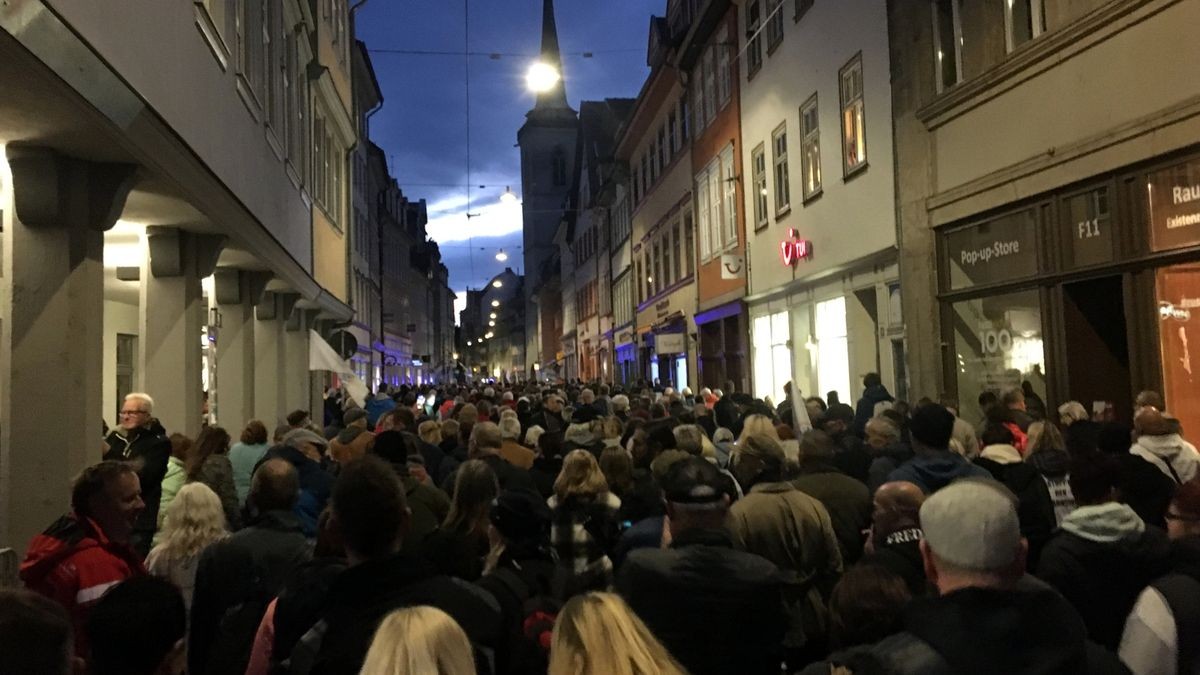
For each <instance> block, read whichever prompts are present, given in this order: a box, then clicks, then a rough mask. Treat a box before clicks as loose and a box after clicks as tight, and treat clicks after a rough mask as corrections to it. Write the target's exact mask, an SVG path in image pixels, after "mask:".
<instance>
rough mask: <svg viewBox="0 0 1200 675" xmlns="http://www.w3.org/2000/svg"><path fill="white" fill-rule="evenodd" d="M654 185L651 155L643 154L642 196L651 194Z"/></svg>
mask: <svg viewBox="0 0 1200 675" xmlns="http://www.w3.org/2000/svg"><path fill="white" fill-rule="evenodd" d="M651 185H654V167H652V166H650V153H648V152H643V153H642V196H645V195H646V193H648V192H650V186H651Z"/></svg>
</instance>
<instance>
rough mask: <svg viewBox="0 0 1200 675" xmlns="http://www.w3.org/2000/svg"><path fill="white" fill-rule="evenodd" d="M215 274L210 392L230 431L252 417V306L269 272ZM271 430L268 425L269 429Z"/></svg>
mask: <svg viewBox="0 0 1200 675" xmlns="http://www.w3.org/2000/svg"><path fill="white" fill-rule="evenodd" d="M213 276H214V284H213V286H214V291H215V294H216V298H215V299H216V304H217V311H218V312H219V313H220V323H221V325H220V327H219V328H218V329H217V387H216V392H215V394H214V392H211V391H210V392H209V406H210V407H211V406H212V405H213V404H214V403H215V404H216V411H217V423H218V424H220V425H221V426H223V427H225V429H226V430H228V431H229V433H231V434H234V435H236V431H235V430H236V429H240V428H242V426H244V425H245V423H246V422H248V421H249V420H252V419H254V418H255V417H254V415H255V409H254V384H255V382H254V381H255V375H254V351H255V350H254V327H255V323H256V322H255V321H254V307H255V306H256V305H258V304H259V302H261V301H262V298H263V294H264V292H265V290H266V287H267V280H268V279H269V278H270V273H267V272H249V271H245V270H237V269H233V268H230V267H221V268H218V269H217V271H216V273H215V274H214V275H213ZM271 431H274V429H269V430H268V433H270V432H271Z"/></svg>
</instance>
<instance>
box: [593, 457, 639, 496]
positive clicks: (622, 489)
mask: <svg viewBox="0 0 1200 675" xmlns="http://www.w3.org/2000/svg"><path fill="white" fill-rule="evenodd" d="M600 471H602V472H603V473H604V478H605V480H606V481H608V490H609V492H612V493H613V494H615V495H618V496H620V495H623V494H625V493H626V492H628V491H629V489H630V488H632V487H633V457H631V456H630V454H629V453H628V452H626V451H625V449H624V448H615V447H614V448H605V449H604V451H603V452H601V453H600Z"/></svg>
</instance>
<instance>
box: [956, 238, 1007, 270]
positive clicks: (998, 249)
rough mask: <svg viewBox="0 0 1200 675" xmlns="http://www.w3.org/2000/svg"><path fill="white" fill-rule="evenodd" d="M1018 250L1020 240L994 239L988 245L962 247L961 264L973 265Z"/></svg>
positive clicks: (996, 258)
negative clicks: (972, 247)
mask: <svg viewBox="0 0 1200 675" xmlns="http://www.w3.org/2000/svg"><path fill="white" fill-rule="evenodd" d="M1020 252H1021V242H1020V241H1018V240H1016V239H1014V240H1012V241H994V242H992V243H991V245H990V246H984V247H983V248H974V249H963V250H962V264H963V265H969V266H972V267H973V266H975V265H977V264H979V263H988V262H991V261H993V260H998V259H1000V258H1003V257H1005V256H1010V255H1014V254H1017V253H1020Z"/></svg>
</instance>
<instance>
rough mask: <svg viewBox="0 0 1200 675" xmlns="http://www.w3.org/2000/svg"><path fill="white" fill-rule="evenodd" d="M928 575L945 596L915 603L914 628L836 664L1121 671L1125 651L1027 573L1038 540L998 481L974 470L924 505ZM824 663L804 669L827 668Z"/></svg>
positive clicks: (837, 658)
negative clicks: (1116, 651) (1092, 636)
mask: <svg viewBox="0 0 1200 675" xmlns="http://www.w3.org/2000/svg"><path fill="white" fill-rule="evenodd" d="M920 520H921V529H922V532H923V537H924V538H923V539H922V540H921V542H920V549H921V558H922V560H923V562H924V565H925V574H926V576H927V577H928V578H929V581H930V582H931V583H932V584H933V585H934V586H935V587H936V588H937V592H938V596H939V597H937V598H934V599H931V600H930V601H928V602H924V603H921V604H914V605H913V606H911V607H910V608H909V610H910V611H909V612H908V613H907V616H906V620H905V628H906V630H905V631H904V632H902V633H899V634H897V635H893V636H892V637H889V638H887V639H885V640H883V641H882V642H880V643H878V644H876V645H874V646H871V647H865V648H859V649H855V650H851V651H849V652H844V653H841V654H835V655H833V657H831V658H830V662H831V663H832V664H833V665H834V666H847V667H849V669H850V670H851V672H856V671H857V670H858V668H856V664H860V663H865V662H866V661H871V662H873V663H875V664H877V667H878V666H881V667H882V670H883V671H884V672H888V673H894V674H895V675H909V674H910V673H911V674H913V675H916V674H917V673H1010V674H1012V675H1032V674H1034V673H1119V672H1124V669H1123V668H1122V667H1121V665H1120V663H1119V662H1118V661H1117V658H1116V656H1115V655H1113V654H1112V653H1109V652H1106V651H1104V650H1103V649H1101V648H1100V647H1098V646H1097V645H1095V644H1093V643H1091V642H1089V641H1088V640H1087V628H1086V627H1085V626H1084V623H1083V620H1082V619H1081V618H1080V617H1079V614H1078V613H1076V612H1075V610H1074V608H1072V607H1071V605H1070V604H1069V603H1068V602H1067V601H1066V600H1064V599H1063V598H1062V596H1060V595H1058V594H1057V593H1055V592H1054V591H1053V590H1051V589H1049V588H1047V587H1046V586H1044V585H1041V584H1035V583H1032V582H1030V581H1027V580H1025V577H1024V574H1025V556H1026V553H1027V552H1028V550H1029V544H1028V542H1026V541H1025V539H1024V538H1023V537H1021V526H1020V522H1019V521H1018V519H1017V509H1016V497H1014V496H1013V494H1012V493H1011V492H1009V491H1008V490H1007V489H1005V488H1004V487H1003V486H1002V485H1000V484H999V483H996V482H993V481H990V480H981V479H977V478H968V479H965V480H960V481H957V482H955V483H952V484H951V485H949V486H947V487H944V488H942V489H941V490H939V491H938V492H936V493H935V494H934V495H933V496H931V497H929V498H928V499H926V500H925V503H924V504H923V505H922V506H921V511H920ZM829 666H830V664H816V665H815V666H812V667H810V668H809V669H807V670H805V671H803V672H804V673H805V674H812V673H828V672H830V668H829Z"/></svg>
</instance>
